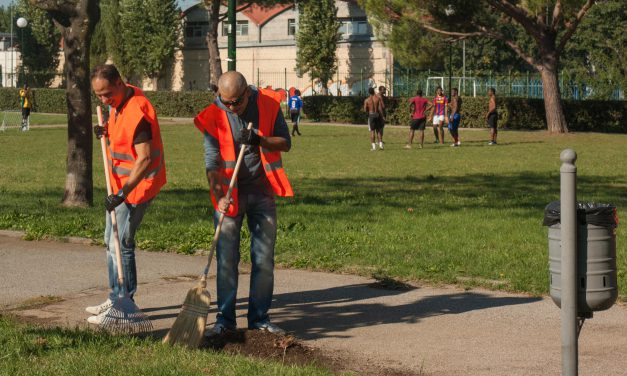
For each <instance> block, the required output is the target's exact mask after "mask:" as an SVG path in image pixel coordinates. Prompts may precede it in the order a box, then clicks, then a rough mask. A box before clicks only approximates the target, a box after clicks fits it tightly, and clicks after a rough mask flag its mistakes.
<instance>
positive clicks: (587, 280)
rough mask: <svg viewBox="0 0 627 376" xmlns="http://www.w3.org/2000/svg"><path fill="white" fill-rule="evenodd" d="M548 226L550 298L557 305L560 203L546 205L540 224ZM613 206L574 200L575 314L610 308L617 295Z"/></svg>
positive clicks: (560, 255)
mask: <svg viewBox="0 0 627 376" xmlns="http://www.w3.org/2000/svg"><path fill="white" fill-rule="evenodd" d="M543 224H544V225H545V226H548V227H549V281H550V290H551V298H552V299H553V301H554V302H555V304H557V306H558V307H560V308H561V293H562V289H561V279H562V273H561V264H562V250H561V228H560V202H559V201H554V202H551V203H550V204H548V205H547V206H546V208H545V210H544V223H543ZM617 225H618V216H617V214H616V207H615V206H613V205H610V204H598V203H577V313H578V316H580V317H588V316H590V315H591V313H592V312H593V311H603V310H605V309H608V308H610V307H611V306H612V305H613V304H614V302H615V301H616V298H617V297H618V287H617V276H616V226H617Z"/></svg>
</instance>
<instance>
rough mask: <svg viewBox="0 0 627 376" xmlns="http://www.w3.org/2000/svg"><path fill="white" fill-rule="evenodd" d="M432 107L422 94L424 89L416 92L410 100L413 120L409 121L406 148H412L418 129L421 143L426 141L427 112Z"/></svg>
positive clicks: (421, 144) (420, 145)
mask: <svg viewBox="0 0 627 376" xmlns="http://www.w3.org/2000/svg"><path fill="white" fill-rule="evenodd" d="M430 108H431V104H430V103H429V101H428V100H427V99H426V98H423V96H422V90H418V91H417V92H416V96H415V97H413V98H411V99H410V100H409V111H410V112H411V122H410V123H409V136H408V139H407V145H405V149H411V145H412V142H413V141H414V132H415V131H416V130H418V131H419V132H420V133H419V138H420V144H419V147H420V148H421V149H422V146H423V144H424V141H425V126H426V124H427V119H426V112H427V111H428V110H429V109H430Z"/></svg>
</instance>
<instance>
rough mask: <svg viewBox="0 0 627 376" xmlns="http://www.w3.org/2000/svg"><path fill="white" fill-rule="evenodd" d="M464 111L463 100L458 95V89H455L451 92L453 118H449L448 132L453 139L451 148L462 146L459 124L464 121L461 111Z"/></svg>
mask: <svg viewBox="0 0 627 376" xmlns="http://www.w3.org/2000/svg"><path fill="white" fill-rule="evenodd" d="M461 110H462V98H461V97H460V96H458V95H457V89H455V88H453V90H452V91H451V116H450V117H449V122H448V130H449V132H451V137H453V144H452V145H451V146H453V147H457V146H459V145H461V144H462V143H461V141H459V123H460V122H461V120H462V116H461V114H460V111H461Z"/></svg>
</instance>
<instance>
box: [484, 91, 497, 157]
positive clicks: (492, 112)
mask: <svg viewBox="0 0 627 376" xmlns="http://www.w3.org/2000/svg"><path fill="white" fill-rule="evenodd" d="M485 119H486V122H487V123H488V127H489V128H490V142H488V145H496V134H497V126H498V124H497V123H498V119H499V114H498V112H497V111H496V90H494V88H493V87H491V88H489V89H488V112H487V113H486V115H485Z"/></svg>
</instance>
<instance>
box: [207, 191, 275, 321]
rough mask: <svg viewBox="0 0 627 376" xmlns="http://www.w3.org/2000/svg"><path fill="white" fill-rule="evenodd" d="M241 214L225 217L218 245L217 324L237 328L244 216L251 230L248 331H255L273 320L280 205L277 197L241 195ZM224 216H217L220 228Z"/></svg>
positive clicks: (215, 222) (239, 212) (215, 219)
mask: <svg viewBox="0 0 627 376" xmlns="http://www.w3.org/2000/svg"><path fill="white" fill-rule="evenodd" d="M238 200H239V211H238V213H237V215H236V216H235V217H228V216H225V217H224V221H223V222H222V230H221V232H220V239H219V240H218V245H217V259H218V277H217V285H218V315H217V323H219V324H222V325H224V326H226V327H227V328H230V329H235V327H236V321H235V301H236V299H237V282H238V276H239V273H238V270H237V267H238V264H239V261H240V253H239V252H240V251H239V246H240V232H241V228H242V222H243V219H244V215H246V217H247V222H248V229H249V230H250V238H251V239H250V259H251V263H252V271H251V275H250V295H249V297H248V328H249V329H255V328H258V327H259V326H260V325H262V324H264V323H266V322H268V321H269V317H268V311H269V310H270V305H271V304H272V293H273V290H274V244H275V243H276V228H277V227H276V206H275V202H274V196H273V195H268V194H264V193H261V192H254V193H241V192H240V193H239V196H238ZM219 217H220V213H218V212H217V211H216V212H215V214H214V224H215V225H217V223H218V219H219Z"/></svg>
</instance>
